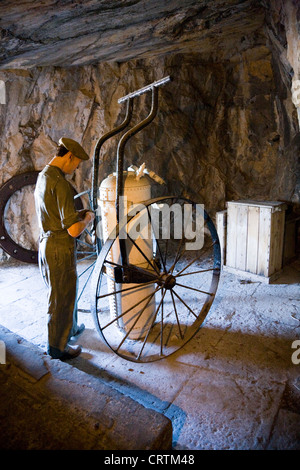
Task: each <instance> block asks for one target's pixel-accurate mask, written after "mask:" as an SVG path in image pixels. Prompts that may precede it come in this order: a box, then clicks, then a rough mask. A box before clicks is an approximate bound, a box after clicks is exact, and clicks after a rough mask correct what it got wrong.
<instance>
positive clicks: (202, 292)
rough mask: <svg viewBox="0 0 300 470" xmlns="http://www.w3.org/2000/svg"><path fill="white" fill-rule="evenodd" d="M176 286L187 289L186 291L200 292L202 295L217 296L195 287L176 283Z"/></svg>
mask: <svg viewBox="0 0 300 470" xmlns="http://www.w3.org/2000/svg"><path fill="white" fill-rule="evenodd" d="M176 286H180V287H185V288H186V289H191V290H194V291H196V292H200V293H201V294H207V295H215V294H212V293H211V292H206V291H205V290H200V289H196V288H195V287H191V286H185V285H184V284H179V283H178V282H176Z"/></svg>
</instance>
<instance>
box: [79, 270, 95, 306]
mask: <svg viewBox="0 0 300 470" xmlns="http://www.w3.org/2000/svg"><path fill="white" fill-rule="evenodd" d="M95 262H96V261H95ZM95 262H94V263H93V264H92V265H91V266H89V267H88V268H87V269H86V270H85V271H84V272H86V271H87V270H88V269H90V268H92V267H93V266H94V264H95ZM82 274H83V273H81V276H82ZM92 274H93V269H92V270H91V272H90V273H89V275H88V278H87V280H86V281H85V283H84V286H83V288H82V290H81V292H80V295H79V297H78V299H77V303H78V302H79V300H80V298H81V296H82V294H83V291H84V289H85V287H86V285H87V283H88V282H89V280H90V277H91V275H92Z"/></svg>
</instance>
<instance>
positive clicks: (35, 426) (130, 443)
mask: <svg viewBox="0 0 300 470" xmlns="http://www.w3.org/2000/svg"><path fill="white" fill-rule="evenodd" d="M0 340H2V341H4V343H5V347H6V364H0V387H1V401H0V422H1V437H0V448H1V449H42V450H44V449H51V450H56V449H61V450H75V449H76V450H92V449H93V450H169V449H171V445H172V444H171V443H172V423H171V421H170V420H169V419H168V418H166V417H165V416H164V415H162V414H160V413H158V412H156V411H154V410H150V409H147V408H145V407H144V406H142V405H141V404H139V403H137V402H135V401H134V400H132V399H131V398H129V397H127V396H125V395H123V394H121V393H120V392H118V391H117V390H114V389H113V388H111V387H110V386H108V385H106V384H105V383H103V382H102V381H101V380H99V379H97V378H95V377H92V376H90V375H89V374H87V373H85V372H82V371H80V370H78V369H76V368H75V367H73V366H72V365H71V364H69V363H67V362H61V361H59V360H52V359H51V358H50V357H49V356H47V355H46V354H45V353H43V351H42V350H40V349H39V348H38V347H37V346H34V345H33V344H31V343H29V342H28V341H26V340H25V339H23V338H21V337H19V336H17V335H15V334H14V333H12V332H11V331H10V330H8V329H6V328H4V327H3V326H1V325H0Z"/></svg>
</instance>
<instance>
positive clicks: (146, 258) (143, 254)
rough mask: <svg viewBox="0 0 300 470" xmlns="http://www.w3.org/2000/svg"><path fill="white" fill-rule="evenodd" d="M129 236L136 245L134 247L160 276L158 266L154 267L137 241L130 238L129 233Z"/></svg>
mask: <svg viewBox="0 0 300 470" xmlns="http://www.w3.org/2000/svg"><path fill="white" fill-rule="evenodd" d="M127 236H128V238H129V240H130V241H131V242H132V243H133V244H134V246H135V247H136V248H137V249H138V251H139V252H140V253H141V255H142V256H143V257H144V258H145V260H146V261H147V262H148V263H149V264H150V266H152V268H153V269H154V271H156V272H157V273H158V274H159V271H158V270H157V268H156V266H154V265H153V264H152V263H151V261H150V260H149V258H148V257H147V256H146V255H145V253H143V251H142V250H141V249H140V247H139V246H138V245H137V244H136V243H135V241H134V240H133V239H132V238H131V237H130V235H129V233H127Z"/></svg>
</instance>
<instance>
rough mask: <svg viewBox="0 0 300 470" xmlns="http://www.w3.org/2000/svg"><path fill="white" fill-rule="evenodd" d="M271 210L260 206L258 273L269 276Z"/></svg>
mask: <svg viewBox="0 0 300 470" xmlns="http://www.w3.org/2000/svg"><path fill="white" fill-rule="evenodd" d="M270 232H271V211H270V209H266V208H264V207H261V208H260V214H259V235H258V263H257V274H260V275H262V276H269V259H270Z"/></svg>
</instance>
